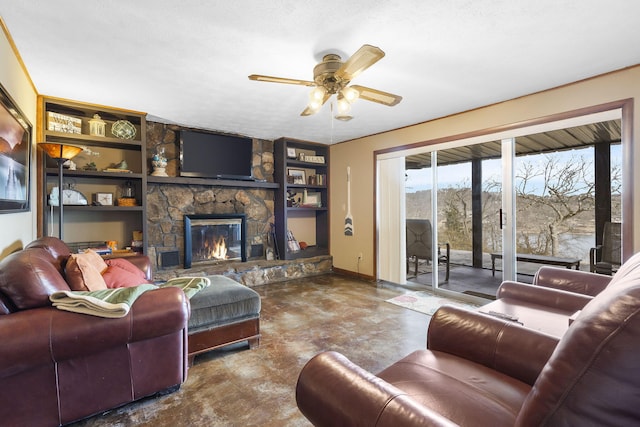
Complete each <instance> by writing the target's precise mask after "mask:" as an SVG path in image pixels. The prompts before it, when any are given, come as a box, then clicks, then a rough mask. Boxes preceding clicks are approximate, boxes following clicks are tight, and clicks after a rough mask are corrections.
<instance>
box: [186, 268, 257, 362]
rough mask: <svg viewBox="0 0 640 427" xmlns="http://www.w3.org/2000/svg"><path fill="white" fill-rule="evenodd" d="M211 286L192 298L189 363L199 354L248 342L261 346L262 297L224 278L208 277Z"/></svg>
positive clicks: (252, 345)
mask: <svg viewBox="0 0 640 427" xmlns="http://www.w3.org/2000/svg"><path fill="white" fill-rule="evenodd" d="M208 277H209V279H210V280H211V285H210V286H209V287H207V288H205V289H203V290H201V291H200V292H198V293H197V294H196V295H194V296H193V297H192V298H191V317H190V318H189V362H190V364H191V363H193V359H194V357H195V355H196V354H200V353H204V352H206V351H209V350H213V349H214V348H218V347H223V346H226V345H229V344H233V343H237V342H241V341H248V343H249V348H255V347H257V346H258V345H259V344H260V295H258V293H257V292H256V291H254V290H253V289H251V288H248V287H246V286H244V285H241V284H240V283H238V282H236V281H234V280H231V279H229V278H228V277H225V276H220V275H216V276H208Z"/></svg>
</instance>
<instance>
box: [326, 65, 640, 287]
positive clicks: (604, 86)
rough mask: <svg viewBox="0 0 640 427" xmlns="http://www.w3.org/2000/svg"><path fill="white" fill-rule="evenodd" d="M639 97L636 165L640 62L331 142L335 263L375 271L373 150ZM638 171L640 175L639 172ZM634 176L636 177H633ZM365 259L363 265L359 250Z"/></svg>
mask: <svg viewBox="0 0 640 427" xmlns="http://www.w3.org/2000/svg"><path fill="white" fill-rule="evenodd" d="M627 98H635V101H634V110H635V114H634V123H633V125H634V129H636V131H635V132H634V135H633V137H632V142H633V144H634V147H635V148H634V158H633V165H638V164H640V147H639V146H638V145H639V144H640V141H639V139H640V136H639V135H640V106H639V105H638V99H640V66H635V67H633V68H630V69H625V70H621V71H618V72H614V73H610V74H606V75H603V76H600V77H597V78H593V79H589V80H586V81H582V82H577V83H574V84H571V85H567V86H563V87H560V88H557V89H552V90H549V91H546V92H541V93H537V94H533V95H529V96H525V97H522V98H518V99H515V100H511V101H506V102H503V103H500V104H496V105H492V106H488V107H484V108H481V109H477V110H473V111H469V112H465V113H460V114H457V115H454V116H449V117H446V118H442V119H438V120H433V121H430V122H426V123H421V124H417V125H414V126H410V127H407V128H403V129H399V130H395V131H390V132H386V133H382V134H378V135H374V136H370V137H366V138H361V139H357V140H354V141H349V142H344V143H340V144H335V145H333V146H331V165H330V172H329V173H330V182H331V203H330V218H331V234H330V245H331V248H330V250H331V254H332V255H333V264H334V266H335V267H336V268H338V269H342V270H347V271H352V272H359V273H360V274H363V275H365V276H373V277H375V275H376V272H375V271H374V257H375V253H374V238H375V230H374V221H375V211H374V209H375V207H374V191H375V185H374V184H375V183H374V179H375V177H374V154H373V153H374V151H377V150H382V149H388V148H392V147H397V146H403V145H407V144H412V143H418V142H424V141H430V140H434V139H437V138H446V137H450V136H453V135H460V134H464V133H467V132H477V131H482V130H484V129H490V128H495V127H498V126H504V125H508V124H513V123H519V122H524V121H528V120H533V119H538V118H542V117H545V116H549V115H553V114H558V113H563V112H567V111H572V110H577V109H581V108H586V107H591V106H594V105H599V104H604V103H607V102H612V101H619V100H623V99H627ZM347 166H351V174H352V177H353V178H352V187H351V197H352V199H351V212H352V215H353V220H354V236H352V237H348V236H345V235H344V232H343V231H344V216H345V214H346V193H347V187H346V169H347ZM636 176H637V175H636ZM634 181H635V180H634ZM632 195H633V200H634V206H633V221H634V224H640V223H639V222H638V219H639V218H638V217H639V216H640V209H639V206H638V205H639V204H640V186H635V187H634V188H633V189H632ZM639 249H640V226H635V227H634V236H633V251H634V252H636V251H638V250H639ZM359 253H362V254H363V260H362V262H360V264H359V265H358V262H357V258H358V254H359Z"/></svg>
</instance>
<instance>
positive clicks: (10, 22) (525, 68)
mask: <svg viewBox="0 0 640 427" xmlns="http://www.w3.org/2000/svg"><path fill="white" fill-rule="evenodd" d="M639 12H640V2H639V1H637V0H608V1H607V2H604V1H602V0H580V1H577V0H536V1H531V0H483V1H478V0H449V1H442V0H404V1H395V2H392V1H389V0H356V1H335V0H325V1H321V2H318V1H314V2H311V1H306V0H305V1H301V0H270V1H264V0H262V1H258V0H234V1H224V2H223V1H207V0H182V1H178V0H135V1H130V0H111V1H109V0H29V1H26V0H21V1H17V0H0V14H1V16H2V18H3V20H4V21H5V24H6V26H7V28H8V29H9V32H10V33H11V35H12V37H13V39H14V42H15V44H16V46H17V48H18V51H19V52H20V54H21V56H22V59H23V61H24V63H25V65H26V67H27V69H28V71H29V73H30V75H31V78H32V79H33V82H34V84H35V86H36V88H37V90H38V92H39V93H41V94H44V95H49V96H56V97H62V98H69V99H74V100H79V101H85V102H91V103H97V104H102V105H110V106H116V107H120V108H126V109H132V110H138V111H145V112H147V113H148V114H149V119H150V120H155V121H160V122H165V123H177V124H180V125H183V126H187V127H196V128H202V129H209V130H217V131H223V132H231V133H237V134H241V135H247V136H252V137H257V138H264V139H275V138H278V137H280V136H288V137H293V138H299V139H304V140H310V141H317V142H323V143H335V142H340V141H345V140H349V139H353V138H357V137H361V136H366V135H371V134H375V133H379V132H382V131H386V130H391V129H396V128H399V127H403V126H407V125H411V124H414V123H420V122H424V121H427V120H431V119H434V118H438V117H442V116H446V115H449V114H454V113H457V112H460V111H465V110H469V109H473V108H477V107H481V106H484V105H488V104H492V103H495V102H500V101H504V100H507V99H512V98H515V97H518V96H522V95H526V94H529V93H532V92H537V91H541V90H545V89H549V88H552V87H556V86H559V85H562V84H566V83H570V82H573V81H576V80H580V79H584V78H588V77H592V76H595V75H598V74H602V73H606V72H609V71H613V70H617V69H620V68H624V67H627V66H631V65H636V64H639V63H640V49H639V48H638V46H640V25H638V23H637V19H638V18H637V17H638V16H639ZM365 43H366V44H371V45H374V46H378V47H380V48H381V49H382V50H383V51H385V52H386V56H385V57H384V58H383V59H382V60H380V61H379V62H378V63H376V64H375V65H373V66H372V67H371V68H369V69H368V70H366V71H365V72H364V73H362V74H361V75H360V76H358V77H357V78H355V79H354V80H353V83H354V84H359V85H363V86H369V87H372V88H375V89H379V90H383V91H386V92H392V93H395V94H398V95H401V96H402V97H403V100H402V102H401V103H400V104H399V105H397V106H395V107H386V106H383V105H379V104H375V103H370V102H366V101H363V100H359V101H358V102H356V103H355V104H354V106H353V110H352V115H353V116H354V119H353V120H351V121H348V122H341V121H337V120H332V119H331V112H330V105H328V104H327V105H325V106H324V107H323V109H322V110H321V111H320V112H319V113H318V114H316V115H314V116H310V117H301V116H300V112H301V111H302V110H303V109H304V108H305V106H306V103H307V100H308V93H309V88H307V87H304V86H294V85H283V84H274V83H265V82H255V81H250V80H249V79H248V78H247V76H248V75H249V74H253V73H256V74H265V75H272V76H280V77H290V78H294V79H303V80H312V79H313V74H312V72H313V71H312V70H313V67H314V65H315V64H316V63H317V62H318V61H320V59H321V58H322V55H323V54H325V53H329V52H331V53H338V54H340V55H341V56H343V59H346V58H347V57H348V56H350V55H351V54H352V53H353V52H355V51H356V50H357V49H358V48H359V47H360V46H362V45H363V44H365Z"/></svg>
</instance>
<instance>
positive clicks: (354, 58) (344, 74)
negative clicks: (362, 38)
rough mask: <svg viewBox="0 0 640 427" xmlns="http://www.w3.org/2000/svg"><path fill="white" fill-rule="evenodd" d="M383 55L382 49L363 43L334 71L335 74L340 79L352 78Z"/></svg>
mask: <svg viewBox="0 0 640 427" xmlns="http://www.w3.org/2000/svg"><path fill="white" fill-rule="evenodd" d="M383 56H384V52H383V51H382V49H380V48H378V47H375V46H371V45H368V44H365V45H363V46H362V47H361V48H360V49H358V50H357V51H356V53H354V54H353V55H351V58H349V59H347V60H346V61H345V63H344V64H342V66H341V67H340V68H339V69H338V70H337V71H336V73H335V76H336V77H339V78H340V79H342V80H349V81H351V80H353V79H354V78H356V77H357V76H358V75H359V74H360V73H361V72H363V71H364V70H366V69H367V68H369V67H370V66H372V65H373V64H375V63H376V62H378V61H379V60H380V59H382V57H383Z"/></svg>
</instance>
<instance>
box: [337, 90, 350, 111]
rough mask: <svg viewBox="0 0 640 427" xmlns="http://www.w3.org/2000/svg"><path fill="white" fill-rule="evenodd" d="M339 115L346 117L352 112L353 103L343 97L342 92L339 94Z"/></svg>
mask: <svg viewBox="0 0 640 427" xmlns="http://www.w3.org/2000/svg"><path fill="white" fill-rule="evenodd" d="M337 104H338V115H339V116H346V115H348V114H349V112H350V111H351V103H350V102H349V100H348V99H347V98H346V97H344V96H343V95H342V92H341V93H340V94H338V102H337Z"/></svg>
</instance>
